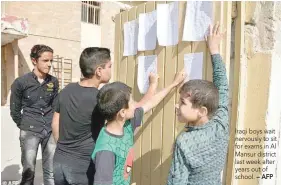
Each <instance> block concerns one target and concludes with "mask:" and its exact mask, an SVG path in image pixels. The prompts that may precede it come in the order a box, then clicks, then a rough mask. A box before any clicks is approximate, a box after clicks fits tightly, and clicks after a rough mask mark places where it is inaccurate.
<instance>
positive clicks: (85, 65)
mask: <svg viewBox="0 0 281 185" xmlns="http://www.w3.org/2000/svg"><path fill="white" fill-rule="evenodd" d="M108 60H111V58H110V50H109V49H108V48H99V47H89V48H86V49H84V50H83V52H82V53H81V55H80V60H79V65H80V69H81V72H82V74H83V76H84V77H85V78H91V77H93V76H94V74H95V71H96V69H97V68H98V67H99V66H101V67H102V68H104V66H105V64H106V62H107V61H108Z"/></svg>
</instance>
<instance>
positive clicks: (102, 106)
mask: <svg viewBox="0 0 281 185" xmlns="http://www.w3.org/2000/svg"><path fill="white" fill-rule="evenodd" d="M131 91H132V88H131V87H129V86H127V85H126V84H124V83H122V82H113V83H110V84H106V85H104V86H103V87H102V88H101V89H100V91H99V93H98V95H97V108H98V111H99V112H100V113H101V115H102V116H103V117H104V118H105V119H106V120H107V121H112V120H114V119H115V117H116V114H117V113H118V112H119V111H120V110H121V109H123V108H129V101H130V95H131Z"/></svg>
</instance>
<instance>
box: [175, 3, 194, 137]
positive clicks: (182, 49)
mask: <svg viewBox="0 0 281 185" xmlns="http://www.w3.org/2000/svg"><path fill="white" fill-rule="evenodd" d="M186 6H187V3H186V2H183V1H182V2H180V4H179V39H180V42H179V44H178V61H177V63H178V67H177V71H178V72H179V71H181V70H182V69H183V68H184V54H188V53H191V44H192V42H186V41H184V42H183V41H181V40H182V36H183V28H184V20H185V14H186ZM179 90H180V88H178V89H177V92H176V103H178V100H179V97H180V94H179ZM175 122H176V124H175V138H176V137H177V136H178V135H179V133H181V132H182V130H183V129H184V126H185V124H184V123H179V122H178V121H177V116H175Z"/></svg>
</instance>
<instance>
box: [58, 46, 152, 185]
mask: <svg viewBox="0 0 281 185" xmlns="http://www.w3.org/2000/svg"><path fill="white" fill-rule="evenodd" d="M111 65H112V63H111V56H110V50H109V49H107V48H99V47H89V48H86V49H84V50H83V52H82V53H81V55H80V59H79V66H80V69H81V72H82V74H83V77H84V78H83V80H82V81H81V82H78V83H77V82H76V83H70V84H68V85H67V86H66V87H65V88H64V89H63V90H62V91H61V92H60V95H59V100H58V103H57V106H56V109H55V113H54V117H53V123H52V129H53V134H54V137H55V140H56V141H57V148H56V152H55V156H54V178H55V184H56V185H64V184H68V185H69V184H70V185H72V184H79V185H88V184H91V185H92V184H93V170H94V168H93V165H92V161H91V154H92V152H93V149H94V146H95V141H96V138H97V136H98V133H99V131H100V129H101V128H102V127H103V125H104V120H103V118H102V117H101V116H100V114H99V113H98V112H97V111H95V110H96V108H95V107H96V104H97V94H98V92H99V90H98V88H99V86H100V85H101V84H102V83H108V82H109V80H110V78H111ZM150 78H151V79H152V81H155V79H156V76H151V77H150ZM155 91H156V86H155V85H151V86H150V88H149V89H148V92H147V93H146V94H145V96H144V97H143V98H142V100H141V101H140V102H142V101H145V100H146V99H148V98H151V97H152V96H153V95H154V93H155Z"/></svg>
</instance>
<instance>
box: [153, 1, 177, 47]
mask: <svg viewBox="0 0 281 185" xmlns="http://www.w3.org/2000/svg"><path fill="white" fill-rule="evenodd" d="M178 32H179V2H177V1H176V2H172V3H169V4H157V39H158V42H159V45H160V46H174V45H177V44H178V42H179V38H178V37H179V36H178V35H179V33H178Z"/></svg>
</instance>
